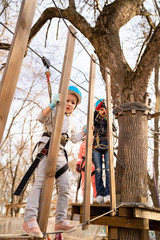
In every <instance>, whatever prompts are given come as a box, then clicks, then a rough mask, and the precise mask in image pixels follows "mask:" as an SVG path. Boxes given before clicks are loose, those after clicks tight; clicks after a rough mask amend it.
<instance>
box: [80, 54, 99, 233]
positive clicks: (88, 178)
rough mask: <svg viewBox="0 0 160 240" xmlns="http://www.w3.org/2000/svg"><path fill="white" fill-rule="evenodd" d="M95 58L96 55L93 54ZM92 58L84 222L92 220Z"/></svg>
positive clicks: (92, 64)
mask: <svg viewBox="0 0 160 240" xmlns="http://www.w3.org/2000/svg"><path fill="white" fill-rule="evenodd" d="M92 59H94V60H95V56H94V55H92ZM92 59H91V62H90V78H89V96H88V116H87V140H86V156H85V182H84V200H83V203H84V205H83V217H82V222H83V223H84V222H86V221H89V220H90V188H91V164H92V142H93V130H92V126H93V114H94V88H95V74H96V63H95V62H94V61H93V60H92ZM87 228H88V226H87V225H83V226H82V230H85V229H87Z"/></svg>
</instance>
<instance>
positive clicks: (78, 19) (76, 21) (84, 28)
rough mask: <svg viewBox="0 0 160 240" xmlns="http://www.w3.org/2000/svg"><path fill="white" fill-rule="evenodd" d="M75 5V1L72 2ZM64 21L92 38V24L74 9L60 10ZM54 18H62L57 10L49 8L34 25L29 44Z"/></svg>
mask: <svg viewBox="0 0 160 240" xmlns="http://www.w3.org/2000/svg"><path fill="white" fill-rule="evenodd" d="M72 3H73V1H72ZM59 10H60V11H61V14H62V16H63V18H64V19H67V20H69V21H70V22H71V23H72V24H73V25H74V26H75V27H76V28H77V29H79V31H81V32H82V34H84V35H85V36H86V37H87V38H90V37H91V35H92V28H91V26H90V24H89V23H88V22H87V21H86V20H85V18H84V17H83V16H81V15H80V14H79V13H78V12H76V11H75V9H74V8H73V6H72V8H70V7H68V8H66V9H59ZM52 18H62V17H61V15H60V13H59V11H58V9H57V8H47V9H46V10H45V11H44V12H43V13H42V15H41V16H40V18H39V19H38V21H37V22H36V23H35V24H34V26H33V27H32V29H31V33H30V37H29V42H28V44H29V43H30V42H31V41H32V39H33V38H34V37H35V35H36V34H37V33H38V32H39V31H40V29H41V28H42V27H43V25H44V24H45V23H46V22H47V21H48V20H51V19H52Z"/></svg>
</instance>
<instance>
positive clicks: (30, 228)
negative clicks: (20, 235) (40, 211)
mask: <svg viewBox="0 0 160 240" xmlns="http://www.w3.org/2000/svg"><path fill="white" fill-rule="evenodd" d="M22 229H23V231H24V232H25V233H27V234H28V235H29V236H32V237H38V238H43V233H42V232H41V230H40V228H39V226H38V223H37V221H36V219H35V218H32V219H31V220H29V221H27V222H24V223H23V225H22Z"/></svg>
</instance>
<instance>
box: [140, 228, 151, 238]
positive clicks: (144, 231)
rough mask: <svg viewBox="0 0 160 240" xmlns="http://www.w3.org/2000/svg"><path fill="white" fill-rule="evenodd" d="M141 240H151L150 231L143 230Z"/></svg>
mask: <svg viewBox="0 0 160 240" xmlns="http://www.w3.org/2000/svg"><path fill="white" fill-rule="evenodd" d="M140 234H141V240H149V231H148V230H141V231H140Z"/></svg>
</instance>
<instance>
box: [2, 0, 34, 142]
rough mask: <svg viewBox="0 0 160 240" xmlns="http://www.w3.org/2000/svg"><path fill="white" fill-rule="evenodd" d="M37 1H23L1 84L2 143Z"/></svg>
mask: <svg viewBox="0 0 160 240" xmlns="http://www.w3.org/2000/svg"><path fill="white" fill-rule="evenodd" d="M36 5H37V0H23V1H22V4H21V9H20V13H19V17H18V20H17V25H16V29H15V33H14V36H13V39H12V44H11V47H10V51H9V54H8V58H7V62H6V66H5V69H4V72H3V76H2V80H1V84H0V143H1V141H2V137H3V132H4V128H5V125H6V122H7V117H8V113H9V110H10V106H11V103H12V99H13V95H14V92H15V88H16V85H17V81H18V77H19V73H20V69H21V65H22V61H23V57H24V54H25V50H26V47H27V42H28V38H29V34H30V30H31V25H32V20H33V17H34V14H35V9H36Z"/></svg>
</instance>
